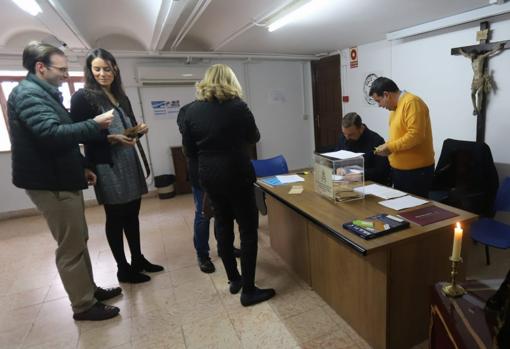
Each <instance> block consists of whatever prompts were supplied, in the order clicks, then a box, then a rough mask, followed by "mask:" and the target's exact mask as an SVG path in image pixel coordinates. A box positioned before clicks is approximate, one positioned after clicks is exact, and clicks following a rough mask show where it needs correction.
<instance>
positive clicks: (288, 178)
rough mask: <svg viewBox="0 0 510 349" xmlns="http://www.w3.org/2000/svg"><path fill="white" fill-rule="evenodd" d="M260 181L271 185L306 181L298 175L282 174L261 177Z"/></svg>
mask: <svg viewBox="0 0 510 349" xmlns="http://www.w3.org/2000/svg"><path fill="white" fill-rule="evenodd" d="M259 181H261V182H262V183H264V184H268V185H271V186H277V185H282V184H288V183H296V182H304V181H305V179H304V178H303V177H300V176H298V175H281V176H274V177H266V178H262V179H259Z"/></svg>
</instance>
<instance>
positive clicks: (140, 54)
mask: <svg viewBox="0 0 510 349" xmlns="http://www.w3.org/2000/svg"><path fill="white" fill-rule="evenodd" d="M70 51H71V54H72V55H75V56H85V55H86V54H87V52H88V50H80V49H72V50H70ZM111 52H112V54H113V55H114V56H115V57H117V58H141V59H143V58H150V59H169V58H184V59H185V60H187V59H188V58H189V59H192V58H212V59H249V60H256V59H268V60H286V61H316V60H318V59H319V57H316V56H315V55H285V54H270V53H234V52H184V51H183V52H175V51H172V52H169V51H166V52H150V51H115V50H112V51H111ZM20 56H21V52H20V50H19V49H5V48H4V49H0V59H1V58H12V57H16V58H18V57H20Z"/></svg>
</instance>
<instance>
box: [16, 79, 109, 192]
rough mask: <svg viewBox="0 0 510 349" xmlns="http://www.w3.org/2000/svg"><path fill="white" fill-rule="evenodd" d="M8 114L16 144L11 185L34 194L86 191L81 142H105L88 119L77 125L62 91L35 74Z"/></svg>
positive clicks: (19, 89) (22, 87)
mask: <svg viewBox="0 0 510 349" xmlns="http://www.w3.org/2000/svg"><path fill="white" fill-rule="evenodd" d="M7 105H8V115H9V128H10V135H11V144H12V149H11V152H12V181H13V183H14V185H15V186H17V187H19V188H24V189H34V190H80V189H85V188H87V181H86V179H85V175H84V159H83V156H82V155H81V153H80V148H79V146H78V144H79V143H82V142H88V141H96V140H100V139H102V138H104V136H102V134H101V132H100V128H99V125H98V124H97V123H96V122H95V121H93V120H88V121H84V122H80V123H76V124H73V122H72V120H71V118H70V117H69V113H68V112H67V110H66V109H65V107H64V106H63V105H62V102H61V95H60V92H59V91H58V89H57V88H56V87H55V86H53V85H51V84H49V83H47V82H46V81H43V80H41V79H39V78H38V77H37V76H35V75H34V74H28V75H27V78H26V79H25V80H23V81H21V82H20V83H19V85H18V86H16V87H15V88H14V90H13V91H12V93H11V95H10V96H9V101H8V103H7Z"/></svg>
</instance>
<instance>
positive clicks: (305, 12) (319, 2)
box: [267, 0, 328, 32]
mask: <svg viewBox="0 0 510 349" xmlns="http://www.w3.org/2000/svg"><path fill="white" fill-rule="evenodd" d="M327 2H328V0H311V1H309V2H307V3H305V4H303V5H302V6H300V7H298V8H296V9H295V10H294V11H292V12H290V13H288V14H287V15H285V16H283V17H281V18H280V19H277V20H276V21H274V22H273V23H271V24H270V25H269V26H268V27H267V30H269V31H270V32H273V31H275V30H277V29H280V28H281V27H283V26H284V25H287V24H289V23H291V22H295V21H297V20H300V19H303V18H305V17H307V16H309V15H310V14H311V13H313V12H315V11H317V10H318V9H319V8H321V7H322V6H323V5H324V4H326V3H327Z"/></svg>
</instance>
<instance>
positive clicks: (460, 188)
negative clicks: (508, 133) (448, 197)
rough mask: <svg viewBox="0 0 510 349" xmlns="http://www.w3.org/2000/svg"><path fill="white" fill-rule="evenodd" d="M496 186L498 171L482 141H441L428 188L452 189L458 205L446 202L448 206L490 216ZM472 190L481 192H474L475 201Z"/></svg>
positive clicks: (491, 214) (488, 149) (496, 189)
mask: <svg viewBox="0 0 510 349" xmlns="http://www.w3.org/2000/svg"><path fill="white" fill-rule="evenodd" d="M498 185H499V178H498V172H497V170H496V166H495V165H494V160H493V158H492V153H491V150H490V148H489V146H488V145H487V144H486V143H484V142H471V141H462V140H456V139H446V140H445V141H444V142H443V148H442V150H441V155H440V157H439V161H438V162H437V166H436V169H435V172H434V183H433V186H432V188H433V190H445V191H449V190H451V189H455V190H456V193H457V194H456V195H457V197H456V198H455V201H456V202H457V201H458V202H460V203H462V204H461V205H460V206H458V205H456V204H454V203H453V202H448V203H449V204H450V205H452V206H456V207H459V208H462V209H465V210H468V211H472V212H475V213H478V214H481V215H483V216H487V217H492V216H493V215H494V202H495V201H496V193H497V191H498ZM459 193H464V194H459ZM475 193H479V194H483V195H481V196H480V195H478V197H477V198H476V200H473V199H470V197H474V196H472V194H475ZM459 195H460V196H459ZM463 205H465V206H463Z"/></svg>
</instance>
